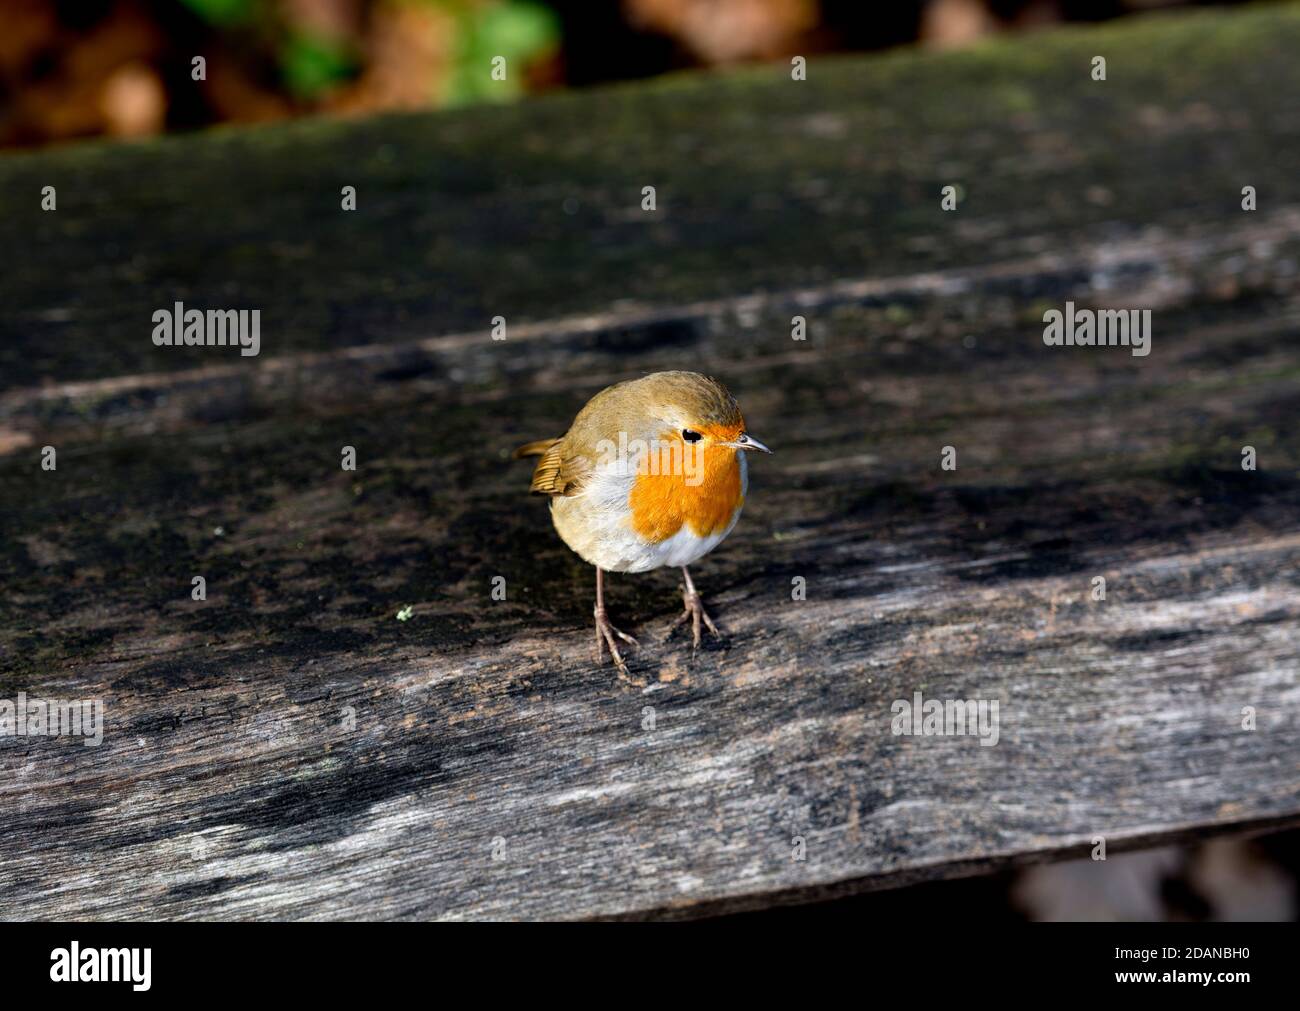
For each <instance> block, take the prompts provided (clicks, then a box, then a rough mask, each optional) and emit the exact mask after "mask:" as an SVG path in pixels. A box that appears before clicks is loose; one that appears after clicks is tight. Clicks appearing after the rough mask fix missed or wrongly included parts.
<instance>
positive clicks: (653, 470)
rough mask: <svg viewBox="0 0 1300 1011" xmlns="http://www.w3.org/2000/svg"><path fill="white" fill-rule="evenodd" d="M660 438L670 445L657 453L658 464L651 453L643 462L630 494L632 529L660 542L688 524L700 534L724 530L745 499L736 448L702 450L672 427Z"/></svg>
mask: <svg viewBox="0 0 1300 1011" xmlns="http://www.w3.org/2000/svg"><path fill="white" fill-rule="evenodd" d="M674 440H675V441H676V445H675V446H674V445H673V442H674ZM660 444H661V446H667V447H668V448H667V449H664V450H662V451H661V452H660V453H659V454H658V456H657V462H658V466H656V458H652V459H651V460H650V461H649V463H648V465H646V466H643V467H641V468H640V469H639V472H638V473H637V476H636V481H635V482H634V484H633V485H632V491H631V492H630V493H629V495H628V506H629V507H630V509H631V511H632V527H633V529H635V530H636V532H637V533H639V534H640V535H641V536H642V537H644V538H645V539H646V540H649V541H654V542H656V543H658V542H659V541H663V540H667V539H668V538H669V537H672V536H673V535H674V534H675V533H677V532H678V531H679V530H681V529H682V526H683V525H685V526H686V528H687V529H688V530H690V532H691V533H693V534H695V535H696V536H697V537H707V536H709V535H710V534H715V533H722V531H724V530H726V529H727V524H729V523H730V522H731V517H732V516H733V515H734V514H735V512H736V508H737V507H738V506H739V505H741V504H742V502H743V496H742V495H741V491H740V461H739V460H737V459H736V453H735V451H734V450H731V449H724V448H720V447H717V446H708V447H705V448H704V450H703V451H702V452H698V453H697V452H696V450H695V447H693V446H690V445H689V444H687V443H683V442H682V440H681V437H680V436H675V435H672V434H668V433H666V434H665V435H664V436H663V437H661V440H660ZM693 453H694V454H696V455H695V458H694V459H692V458H691V456H692V454H693Z"/></svg>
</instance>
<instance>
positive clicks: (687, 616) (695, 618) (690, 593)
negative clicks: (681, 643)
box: [664, 586, 722, 650]
mask: <svg viewBox="0 0 1300 1011" xmlns="http://www.w3.org/2000/svg"><path fill="white" fill-rule="evenodd" d="M682 603H683V604H684V605H685V610H683V611H682V613H681V614H679V615H678V616H677V620H676V621H674V622H673V623H672V624H671V625H669V626H668V632H667V634H666V635H665V636H664V638H665V639H669V638H671V637H672V634H673V633H674V632H676V631H677V629H678V627H679V626H681V625H684V624H686V622H688V621H689V622H690V623H691V633H692V636H691V639H692V642H691V649H692V650H697V649H699V648H700V625H701V623H702V624H703V625H704V626H705V627H706V628H707V629H708V630H709V631H710V632H712V633H713V638H715V639H719V640H721V639H722V633H721V632H719V631H718V626H717V625H715V624H713V619H712V618H710V617H709V612H708V611H706V610H704V601H703V600H702V599H701V597H700V595H699V594H698V593H696V592H695V591H694V590H693V589H691V588H690V587H689V586H683V587H682Z"/></svg>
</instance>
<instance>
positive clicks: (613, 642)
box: [596, 607, 641, 676]
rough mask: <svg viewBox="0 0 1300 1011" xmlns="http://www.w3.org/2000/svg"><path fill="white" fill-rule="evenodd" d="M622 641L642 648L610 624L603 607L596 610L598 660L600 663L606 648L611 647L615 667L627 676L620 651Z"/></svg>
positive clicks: (625, 665) (610, 651)
mask: <svg viewBox="0 0 1300 1011" xmlns="http://www.w3.org/2000/svg"><path fill="white" fill-rule="evenodd" d="M619 639H622V640H623V641H624V642H625V643H627V644H628V645H630V646H640V645H641V644H640V643H639V642H637V641H636V640H635V639H633V638H632V637H631V636H630V635H628V634H627V633H626V632H620V631H619V630H618V629H616V628H615V627H614V626H613V625H611V624H610V621H609V618H608V617H607V616H606V614H605V609H604V608H603V607H597V608H596V660H597V661H600V660H601V659H603V658H604V656H605V647H606V646H608V647H609V654H610V656H612V657H613V658H614V665H615V666H616V667H617V668H618V669H619V671H620V672H621V673H622V674H624V675H625V676H626V674H627V664H626V663H625V662H624V660H623V654H622V653H620V652H619V651H618V640H619Z"/></svg>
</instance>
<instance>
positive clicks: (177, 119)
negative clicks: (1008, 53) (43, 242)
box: [0, 0, 1185, 147]
mask: <svg viewBox="0 0 1300 1011" xmlns="http://www.w3.org/2000/svg"><path fill="white" fill-rule="evenodd" d="M1184 5H1185V3H1184V0H881V2H873V0H0V146H10V147H12V146H36V145H41V144H48V143H52V142H56V141H63V140H70V139H74V138H80V137H91V136H99V135H107V136H115V137H133V136H146V135H151V134H157V133H162V132H165V131H169V130H187V129H195V128H198V127H202V126H206V125H210V124H213V123H220V122H254V121H263V120H273V119H281V118H286V117H290V116H300V115H309V114H337V115H348V114H357V113H365V112H369V111H375V110H383V109H411V108H420V107H439V106H454V105H461V104H465V103H471V102H482V101H503V100H510V99H514V98H518V97H519V96H521V95H524V94H528V93H535V92H539V91H544V90H547V89H550V88H557V87H566V86H567V87H577V86H583V85H588V84H593V83H598V82H601V81H609V80H617V79H625V78H634V77H647V76H652V75H654V74H659V73H664V72H666V71H671V70H677V69H682V68H686V67H693V66H716V65H721V64H731V63H739V62H748V61H761V60H788V59H789V57H790V56H791V55H794V54H803V55H815V54H819V53H825V52H836V51H859V50H869V49H880V48H885V47H888V46H895V45H902V44H908V43H919V44H922V45H929V46H957V45H965V44H967V43H970V42H972V41H974V40H976V39H979V38H981V37H982V36H985V35H989V34H993V33H998V32H1008V31H1027V30H1032V29H1034V28H1036V27H1039V26H1043V25H1050V24H1053V23H1057V22H1061V21H1080V20H1084V21H1088V20H1104V19H1108V18H1113V17H1119V16H1122V15H1125V14H1128V13H1132V12H1134V11H1139V10H1144V9H1150V8H1153V7H1171V6H1184ZM196 56H201V57H203V61H204V63H205V66H204V73H203V75H202V77H201V78H199V79H196V75H195V73H194V67H193V64H194V58H195V57H196ZM497 56H504V57H505V59H506V68H507V73H506V77H505V80H494V79H493V78H492V76H491V66H492V60H493V58H494V57H497Z"/></svg>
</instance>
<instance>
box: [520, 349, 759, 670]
mask: <svg viewBox="0 0 1300 1011" xmlns="http://www.w3.org/2000/svg"><path fill="white" fill-rule="evenodd" d="M747 450H753V451H755V452H758V453H770V452H772V451H771V450H770V449H768V448H767V447H766V446H764V445H763V444H762V443H761V442H759V441H757V440H756V439H754V438H751V437H750V435H749V434H748V433H746V431H745V419H744V418H743V417H741V414H740V407H739V406H738V405H737V404H736V400H735V398H734V397H732V395H731V394H730V393H728V392H727V388H726V387H725V386H723V385H722V384H721V383H720V382H718V381H717V380H716V379H711V378H709V377H708V376H702V375H700V374H699V373H697V372H656V373H653V374H652V375H648V376H645V377H643V378H641V379H633V380H629V381H628V382H625V383H616V384H615V385H613V386H610V387H607V388H606V389H603V390H601V391H600V392H599V393H597V394H596V395H595V396H594V397H592V398H591V400H589V401H588V402H587V406H586V407H584V408H583V409H582V410H581V411H579V412H578V416H577V417H576V418H574V419H573V424H572V425H571V426H570V428H569V431H568V432H567V433H566V434H565V435H564V436H563V437H562V438H559V439H542V440H540V441H538V442H530V443H528V444H527V445H526V446H520V447H519V448H518V449H517V450H515V457H516V459H519V458H522V457H527V456H540V457H541V460H540V461H539V462H538V464H537V468H536V469H535V470H534V471H533V482H532V485H531V487H530V488H529V490H530V491H531V492H532V493H533V494H535V495H547V496H549V497H550V500H551V520H552V522H554V524H555V529H556V530H557V531H558V532H559V535H560V538H561V539H562V540H563V541H564V543H565V544H567V545H568V546H569V547H570V548H572V549H573V551H575V552H576V553H577V554H578V555H579V556H580V557H581V558H582V559H583V561H585V562H588V563H589V564H591V565H594V566H595V567H596V610H595V614H596V657H597V659H600V658H601V657H602V656H603V655H604V647H605V646H608V647H609V652H610V656H612V657H613V660H614V663H615V664H616V665H617V666H618V668H619V670H620V671H622V672H623V673H624V674H626V673H627V665H626V664H625V663H624V661H623V655H622V654H621V653H620V652H619V649H618V640H619V639H621V640H622V641H623V642H625V643H629V644H631V645H633V646H636V645H639V644H638V643H637V641H636V640H635V639H633V638H632V637H631V636H630V635H628V634H626V633H625V632H621V631H619V630H618V629H617V628H615V627H614V626H613V625H612V624H610V621H609V618H608V616H607V615H606V613H605V594H604V574H605V573H606V572H648V571H649V570H650V569H657V568H660V567H661V566H665V565H673V566H680V567H681V570H682V576H683V578H684V580H685V582H684V583H683V586H682V599H683V601H684V603H685V610H684V611H683V613H682V614H681V615H679V616H678V618H677V620H676V621H675V622H673V624H672V627H671V628H670V629H669V635H671V634H672V632H673V631H674V630H676V629H677V628H678V627H679V626H680V625H683V624H684V623H685V622H687V621H690V622H691V627H692V631H693V638H694V648H698V647H699V645H700V625H701V624H703V625H704V626H705V627H707V628H708V630H709V631H710V632H712V633H713V635H714V636H715V637H717V638H721V635H720V634H719V632H718V628H717V626H716V625H714V623H713V621H712V619H711V618H710V617H709V615H708V613H707V612H706V611H705V610H704V604H703V602H702V601H701V599H700V595H699V593H698V592H697V591H696V589H695V583H694V582H693V581H692V580H691V573H690V569H689V568H688V566H689V565H690V564H691V563H692V562H694V561H695V560H696V559H698V558H701V557H703V556H704V555H706V554H708V553H709V552H710V551H712V550H713V549H714V548H716V547H717V546H718V544H719V543H721V541H722V539H723V538H724V537H726V536H727V534H729V533H731V528H732V527H734V526H735V525H736V520H737V519H739V518H740V510H741V508H742V507H743V506H744V504H745V491H746V489H747V487H748V483H749V482H748V474H747V469H746V464H745V452H746V451H747Z"/></svg>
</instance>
